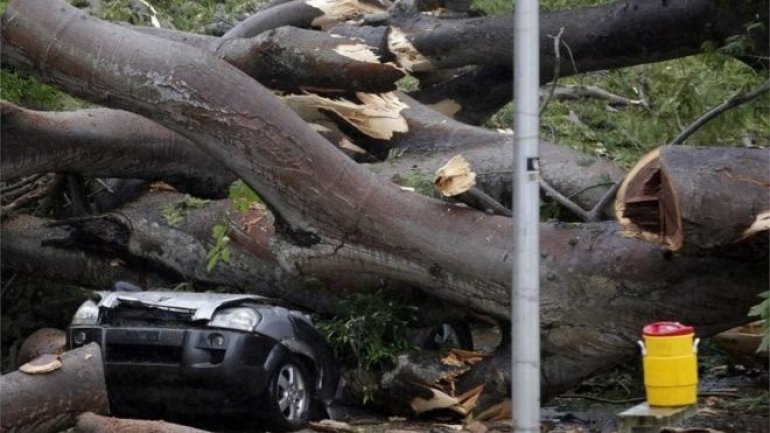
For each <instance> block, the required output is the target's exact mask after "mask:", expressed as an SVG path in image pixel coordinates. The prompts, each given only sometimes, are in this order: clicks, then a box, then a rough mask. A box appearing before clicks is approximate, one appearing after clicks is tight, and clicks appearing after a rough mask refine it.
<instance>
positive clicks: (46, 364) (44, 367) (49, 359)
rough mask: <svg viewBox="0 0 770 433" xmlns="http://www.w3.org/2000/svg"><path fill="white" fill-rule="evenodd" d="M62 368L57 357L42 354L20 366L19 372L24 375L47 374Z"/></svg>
mask: <svg viewBox="0 0 770 433" xmlns="http://www.w3.org/2000/svg"><path fill="white" fill-rule="evenodd" d="M61 367H62V362H61V361H60V360H59V356H58V355H51V354H43V355H40V356H38V357H37V358H35V359H33V360H31V361H29V362H27V363H26V364H22V366H21V367H19V371H21V372H22V373H25V374H47V373H51V372H53V371H56V370H58V369H60V368H61Z"/></svg>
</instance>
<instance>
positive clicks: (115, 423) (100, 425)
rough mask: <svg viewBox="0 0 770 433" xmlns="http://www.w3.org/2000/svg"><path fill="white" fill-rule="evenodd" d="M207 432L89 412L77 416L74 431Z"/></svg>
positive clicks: (162, 422) (79, 432)
mask: <svg viewBox="0 0 770 433" xmlns="http://www.w3.org/2000/svg"><path fill="white" fill-rule="evenodd" d="M115 432H120V433H209V432H208V431H206V430H200V429H197V428H193V427H187V426H184V425H179V424H172V423H169V422H165V421H145V420H138V419H120V418H110V417H106V416H99V415H96V414H94V413H91V412H87V413H84V414H82V415H80V416H79V417H78V423H77V425H76V426H75V433H115Z"/></svg>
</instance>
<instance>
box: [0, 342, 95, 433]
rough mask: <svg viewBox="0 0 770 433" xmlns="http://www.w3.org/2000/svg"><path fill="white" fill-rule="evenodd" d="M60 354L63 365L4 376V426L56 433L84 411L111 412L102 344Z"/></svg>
mask: <svg viewBox="0 0 770 433" xmlns="http://www.w3.org/2000/svg"><path fill="white" fill-rule="evenodd" d="M48 356H52V355H48ZM58 358H59V360H60V362H61V366H60V367H59V368H58V369H55V370H53V371H50V372H48V373H41V374H27V373H23V372H21V371H16V372H13V373H9V374H6V375H3V376H0V386H1V387H2V389H3V392H2V393H0V407H2V408H3V416H2V420H1V421H0V427H2V428H0V430H2V431H3V432H4V433H26V432H35V433H44V432H51V433H53V432H58V431H60V430H63V429H65V428H68V427H71V426H72V425H74V424H75V417H76V416H77V415H78V414H80V413H82V412H86V411H91V412H96V413H103V414H106V413H109V403H108V401H107V387H106V385H105V383H104V371H103V368H102V355H101V351H100V350H99V346H98V345H97V344H96V343H91V344H89V345H87V346H84V347H81V348H79V349H75V350H72V351H69V352H64V353H62V354H61V355H59V357H58Z"/></svg>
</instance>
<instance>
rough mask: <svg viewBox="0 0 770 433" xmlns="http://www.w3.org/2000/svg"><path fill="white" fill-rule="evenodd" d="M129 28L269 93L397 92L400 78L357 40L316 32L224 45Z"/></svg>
mask: <svg viewBox="0 0 770 433" xmlns="http://www.w3.org/2000/svg"><path fill="white" fill-rule="evenodd" d="M130 28H131V29H132V30H135V31H139V32H142V33H145V34H149V35H153V36H157V37H161V38H164V39H168V40H172V41H176V42H182V43H184V44H187V45H190V46H193V47H196V48H200V49H202V50H205V51H208V52H210V53H212V54H214V55H215V56H217V57H219V58H221V59H222V60H224V61H226V62H228V63H230V64H232V65H233V66H235V67H237V68H238V69H240V70H242V71H243V72H245V73H247V74H248V75H249V76H251V77H252V78H254V79H255V80H257V81H259V82H260V83H261V84H263V85H265V86H267V87H269V88H271V89H274V90H282V91H291V92H302V91H321V92H366V93H384V92H390V91H393V90H396V81H398V80H399V79H401V78H403V77H404V72H403V71H401V70H400V69H398V68H397V67H396V66H395V65H394V64H392V63H381V62H380V61H379V59H378V58H377V56H376V55H375V53H374V52H373V51H371V49H370V48H368V47H367V46H366V45H364V44H362V43H361V41H360V40H357V39H353V38H348V37H339V35H337V36H332V35H330V34H328V33H323V32H319V31H312V30H305V29H298V28H294V27H281V28H277V29H274V30H270V31H267V32H264V33H261V34H259V35H257V36H254V37H250V38H247V39H246V38H234V39H227V40H224V41H223V40H222V38H216V37H213V36H204V35H197V34H192V33H185V32H179V31H175V30H170V29H159V28H155V27H138V26H133V27H130Z"/></svg>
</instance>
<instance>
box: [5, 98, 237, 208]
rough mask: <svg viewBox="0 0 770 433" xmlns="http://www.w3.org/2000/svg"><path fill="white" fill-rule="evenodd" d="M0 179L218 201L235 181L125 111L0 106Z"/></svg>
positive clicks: (177, 138)
mask: <svg viewBox="0 0 770 433" xmlns="http://www.w3.org/2000/svg"><path fill="white" fill-rule="evenodd" d="M0 110H2V125H1V126H0V128H2V129H1V131H2V142H3V158H2V161H0V173H2V176H3V179H13V178H16V177H20V176H26V175H28V174H33V173H45V172H51V171H57V172H64V173H80V174H83V175H86V176H93V177H129V178H143V179H148V180H156V179H157V180H164V181H166V182H168V183H170V184H173V185H175V186H177V187H178V188H179V189H180V190H182V191H189V192H193V193H195V194H196V195H199V196H203V197H207V196H208V197H211V196H220V197H221V196H222V195H224V194H226V191H227V186H228V185H229V184H230V183H232V182H233V181H234V180H235V176H234V175H233V174H231V173H230V172H228V171H227V170H225V169H223V168H222V166H217V165H212V164H211V163H210V158H209V157H208V156H207V155H206V154H205V153H203V152H201V151H200V150H199V149H198V148H197V147H196V146H195V145H193V144H192V143H191V142H190V141H189V140H188V139H186V138H184V137H182V136H181V135H178V134H176V133H174V132H172V131H169V130H168V129H166V128H164V127H162V126H160V125H158V124H157V123H155V122H152V121H150V120H147V119H145V118H144V117H141V116H137V115H136V114H133V113H128V112H125V111H117V110H109V109H103V108H97V109H87V110H79V111H73V112H61V113H57V112H41V111H31V110H27V109H24V108H21V107H17V106H15V105H13V104H9V103H7V102H0Z"/></svg>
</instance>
